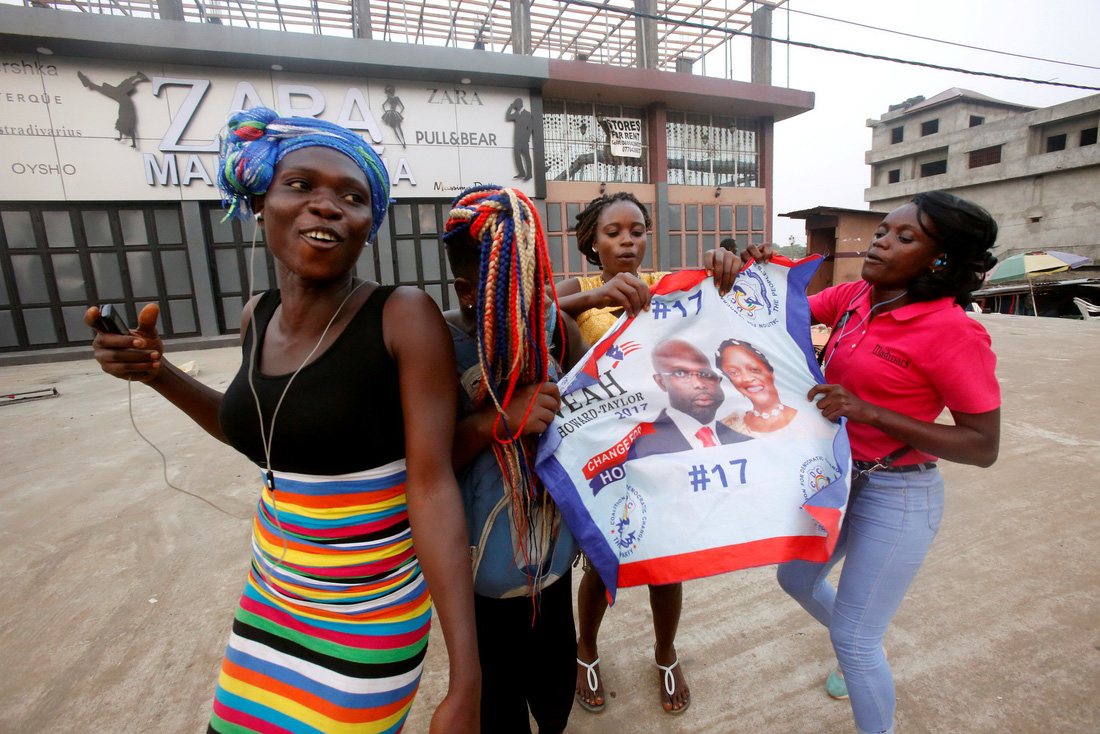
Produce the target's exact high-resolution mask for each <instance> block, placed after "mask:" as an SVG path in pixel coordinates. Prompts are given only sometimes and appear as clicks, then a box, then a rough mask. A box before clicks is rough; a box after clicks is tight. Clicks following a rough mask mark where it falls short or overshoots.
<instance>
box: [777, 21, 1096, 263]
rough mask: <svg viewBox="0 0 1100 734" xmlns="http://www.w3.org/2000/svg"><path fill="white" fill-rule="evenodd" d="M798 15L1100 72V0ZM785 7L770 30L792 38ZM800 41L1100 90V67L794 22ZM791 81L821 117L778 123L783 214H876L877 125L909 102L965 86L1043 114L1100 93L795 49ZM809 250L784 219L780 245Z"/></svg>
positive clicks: (782, 51)
mask: <svg viewBox="0 0 1100 734" xmlns="http://www.w3.org/2000/svg"><path fill="white" fill-rule="evenodd" d="M790 5H791V7H792V8H793V9H794V10H803V11H807V12H812V13H816V14H819V15H826V16H829V17H832V18H842V19H844V20H850V21H856V22H859V23H864V24H867V25H873V26H878V27H881V28H889V29H892V30H899V31H904V32H906V33H912V34H917V35H922V36H929V37H932V38H940V39H943V40H948V41H953V42H956V43H964V44H969V45H972V46H981V47H984V48H992V49H997V50H1000V51H1009V52H1012V53H1016V54H1025V55H1029V56H1037V57H1042V58H1048V59H1056V60H1059V61H1069V62H1074V63H1077V64H1088V65H1091V66H1100V40H1098V38H1100V0H1045V1H1044V2H1032V3H1022V2H1021V3H1009V2H1004V0H920V1H918V2H899V1H898V0H792V1H791V3H790ZM787 17H788V14H787V13H786V12H784V11H783V10H779V11H776V13H775V17H774V20H773V28H772V33H773V35H774V36H777V37H783V38H786V37H787ZM789 17H790V23H791V26H790V38H791V39H792V40H799V41H808V42H811V43H817V44H821V45H826V46H834V47H840V48H847V49H851V50H856V51H864V52H868V53H875V54H881V55H885V56H894V57H898V58H903V59H909V60H914V61H925V62H931V63H936V64H941V65H944V66H953V67H960V68H965V69H973V70H977V71H988V72H994V73H997V74H1005V75H1010V76H1020V77H1028V78H1032V79H1043V80H1053V81H1059V82H1065V83H1071V84H1084V85H1088V86H1093V87H1100V71H1098V70H1096V69H1083V68H1079V67H1073V66H1064V65H1059V64H1051V63H1044V62H1041V61H1033V60H1028V59H1019V58H1013V57H1010V56H1003V55H999V54H992V53H985V52H979V51H971V50H968V49H963V48H958V47H954V46H947V45H944V44H940V43H932V42H928V41H921V40H917V39H913V38H906V37H903V36H899V35H895V34H889V33H882V32H880V31H873V30H867V29H864V28H857V27H854V26H851V25H845V24H840V23H835V22H831V21H825V20H820V19H818V18H813V17H809V16H806V15H799V14H796V13H792V14H790V16H789ZM787 48H788V47H787V46H786V45H783V44H775V45H774V48H773V55H772V70H773V71H772V83H773V84H775V85H777V86H788V82H787V74H788V64H787V58H788V51H787ZM789 53H790V65H789V73H790V83H789V86H790V87H792V88H794V89H802V90H806V91H811V92H814V93H815V94H816V95H817V99H816V103H815V107H814V109H813V110H812V111H810V112H807V113H805V114H802V115H799V116H798V117H795V118H792V119H790V120H786V121H784V122H780V123H778V124H777V125H776V127H775V192H774V196H775V212H776V213H777V214H779V213H782V212H790V211H797V210H799V209H808V208H810V207H814V206H818V205H825V206H843V207H850V208H853V209H866V208H867V204H866V202H865V201H864V199H863V192H864V189H865V188H866V187H867V185H868V183H869V181H870V167H869V166H867V165H866V164H865V163H864V153H865V152H866V151H867V150H868V149H869V148H870V145H871V129H870V128H868V127H867V126H866V121H867V120H868V119H869V118H875V119H877V118H879V117H881V116H882V115H883V114H884V113H885V112H886V111H887V109H888V107H889V106H890V105H891V104H897V103H899V102H902V101H904V100H905V99H907V98H909V97H914V96H917V95H924V96H925V97H931V96H933V95H935V94H938V93H940V92H942V91H944V90H946V89H950V88H951V87H962V88H964V89H970V90H973V91H975V92H980V93H982V94H987V95H989V96H991V97H994V98H996V99H1002V100H1005V101H1008V102H1015V103H1017V104H1024V105H1030V106H1033V107H1045V106H1049V105H1052V104H1057V103H1059V102H1065V101H1067V100H1071V99H1077V98H1080V97H1084V96H1088V95H1090V94H1097V92H1090V91H1087V90H1080V89H1069V88H1065V87H1054V86H1047V85H1040V84H1028V83H1024V82H1010V81H1004V80H1000V79H993V78H990V77H981V76H973V75H970V74H959V73H954V72H944V71H935V70H932V69H924V68H920V67H915V66H909V65H902V64H895V63H889V62H885V61H873V60H869V59H861V58H856V57H851V56H846V55H840V54H835V53H828V52H824V51H816V50H810V49H802V48H794V47H791V48H790V52H789ZM790 235H794V236H795V241H796V242H798V243H803V242H805V229H804V222H803V221H802V220H791V219H787V218H785V217H779V216H776V218H775V230H774V239H775V240H776V242H777V243H779V244H783V245H785V244H787V243H788V237H789V236H790Z"/></svg>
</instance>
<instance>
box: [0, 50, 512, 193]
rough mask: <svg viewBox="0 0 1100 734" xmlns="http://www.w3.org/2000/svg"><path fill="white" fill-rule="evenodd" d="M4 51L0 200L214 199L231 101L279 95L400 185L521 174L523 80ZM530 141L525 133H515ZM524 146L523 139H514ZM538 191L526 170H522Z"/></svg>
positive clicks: (282, 104)
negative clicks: (357, 141)
mask: <svg viewBox="0 0 1100 734" xmlns="http://www.w3.org/2000/svg"><path fill="white" fill-rule="evenodd" d="M139 66H140V67H141V68H137V69H135V68H134V67H124V66H122V65H121V64H120V63H119V62H114V61H111V62H108V61H100V60H95V59H75V58H69V59H65V58H57V59H50V61H49V63H42V62H40V61H39V60H36V59H34V58H33V57H31V58H26V59H24V58H22V57H19V56H8V57H5V56H3V55H0V135H3V136H4V137H5V140H4V143H3V144H2V145H0V197H2V198H3V199H5V200H27V199H35V200H45V201H51V200H53V201H57V200H115V199H120V200H125V199H136V200H150V199H152V200H169V199H174V200H179V199H192V200H194V199H213V198H217V191H216V188H215V180H216V173H217V165H218V162H217V151H218V148H219V146H220V143H221V131H222V129H223V127H224V124H225V119H226V117H227V116H228V114H229V113H230V112H233V111H235V110H239V109H247V108H249V107H254V106H259V105H263V106H267V107H274V108H275V109H277V110H279V111H280V113H282V114H284V115H296V116H301V117H318V118H320V119H324V120H328V121H331V122H335V123H338V124H340V125H343V126H345V127H348V128H350V129H352V130H355V131H356V132H358V133H360V134H361V135H362V136H363V138H364V139H365V140H366V141H367V142H368V143H370V144H371V145H372V146H373V147H374V149H375V150H376V151H377V152H378V154H379V155H380V156H381V157H382V159H383V161H384V162H385V165H386V167H387V170H388V171H389V174H390V178H391V181H392V183H393V193H394V195H395V196H396V197H398V198H400V197H402V196H439V197H451V196H453V195H454V192H455V191H458V190H461V189H463V188H465V187H466V186H471V185H474V184H476V183H477V182H480V181H505V180H507V181H508V182H509V183H510V184H516V183H519V182H515V181H513V176H515V175H516V170H515V168H516V166H515V165H514V161H515V160H518V159H519V158H520V157H521V151H517V150H516V149H515V148H516V145H518V144H519V143H518V142H517V141H518V140H520V139H521V138H523V137H524V136H522V135H520V136H517V135H516V134H514V130H513V128H515V127H516V122H515V121H514V120H513V119H510V118H511V117H512V116H513V115H512V112H511V111H512V109H513V106H514V105H515V103H516V101H517V100H518V101H529V98H530V96H529V93H528V91H527V90H525V89H512V88H469V87H468V88H461V89H454V88H451V87H447V86H445V85H440V84H433V83H431V82H409V81H390V80H385V79H377V80H376V79H368V80H364V79H359V78H339V77H324V78H323V79H321V78H320V77H309V76H305V75H289V74H282V73H274V72H273V73H270V74H259V75H254V76H246V75H245V74H244V73H241V72H233V71H228V70H224V69H218V68H213V67H179V66H172V67H169V65H163V64H147V65H146V64H143V65H139ZM523 142H524V143H526V144H527V145H528V146H529V145H530V135H527V136H526V138H525V139H524V140H523ZM522 154H523V155H524V156H526V157H528V158H529V156H530V150H529V149H528V150H525V151H522ZM525 186H526V187H528V188H530V189H531V191H528V192H527V193H529V194H533V193H534V191H533V189H534V186H533V182H524V183H523V184H521V185H520V186H519V188H525Z"/></svg>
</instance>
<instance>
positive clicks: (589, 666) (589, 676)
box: [575, 657, 607, 714]
mask: <svg viewBox="0 0 1100 734" xmlns="http://www.w3.org/2000/svg"><path fill="white" fill-rule="evenodd" d="M599 664H600V659H599V658H598V657H597V658H596V659H595V660H593V661H592V662H590V663H586V662H584V661H583V660H581V659H580V658H577V665H580V666H581V667H583V668H584V671H585V673H584V678H585V682H586V683H588V690H589V691H591V692H592V697H593V698H595V697H596V691H598V690H599V686H600V677H599V676H598V675H597V674H596V666H597V665H599ZM575 695H576V697H577V703H579V704H580V705H581V708H583V709H584V710H585V711H591V712H592V713H594V714H595V713H599V712H600V711H603V709H604V706H606V705H607V698H606V697H604V702H603V703H589V702H588V701H585V700H584V697H583V696H581V694H580V693H579V692H578V693H576V694H575Z"/></svg>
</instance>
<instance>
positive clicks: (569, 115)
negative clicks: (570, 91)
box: [542, 99, 649, 183]
mask: <svg viewBox="0 0 1100 734" xmlns="http://www.w3.org/2000/svg"><path fill="white" fill-rule="evenodd" d="M542 124H543V134H544V140H545V145H546V179H547V180H548V181H589V182H594V181H606V182H608V183H648V182H649V140H648V125H647V122H646V115H645V110H643V109H641V108H639V107H624V106H621V105H606V104H595V103H593V102H576V101H571V100H570V101H566V100H559V99H547V100H544V102H543V118H542Z"/></svg>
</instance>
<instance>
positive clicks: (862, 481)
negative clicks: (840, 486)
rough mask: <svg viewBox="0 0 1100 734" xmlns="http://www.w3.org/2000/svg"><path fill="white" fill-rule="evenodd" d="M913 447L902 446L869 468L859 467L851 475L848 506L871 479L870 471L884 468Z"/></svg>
mask: <svg viewBox="0 0 1100 734" xmlns="http://www.w3.org/2000/svg"><path fill="white" fill-rule="evenodd" d="M912 448H913V447H912V446H910V445H909V444H906V445H904V446H902V447H901V448H900V449H898V450H897V451H891V452H890V453H888V454H887V455H886V456H884V457H882V458H881V459H877V460H875V465H874V466H872V467H871V468H869V469H860V470H859V471H858V472H856V473H855V474H853V475H852V486H851V489H850V490H849V491H848V506H849V507H851V506H852V502H854V501H855V499H856V497H858V496H859V493H860V492H862V491H863V487H864V486H866V484H867V482H869V481H871V472H876V471H878V470H879V469H885V468H886V467H888V466H890V465H891V464H893V463H894V462H895V461H897V460H898V459H900V458H901V457H902V456H904V455H905V454H907V453H908V452H909V451H910V450H911V449H912Z"/></svg>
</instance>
